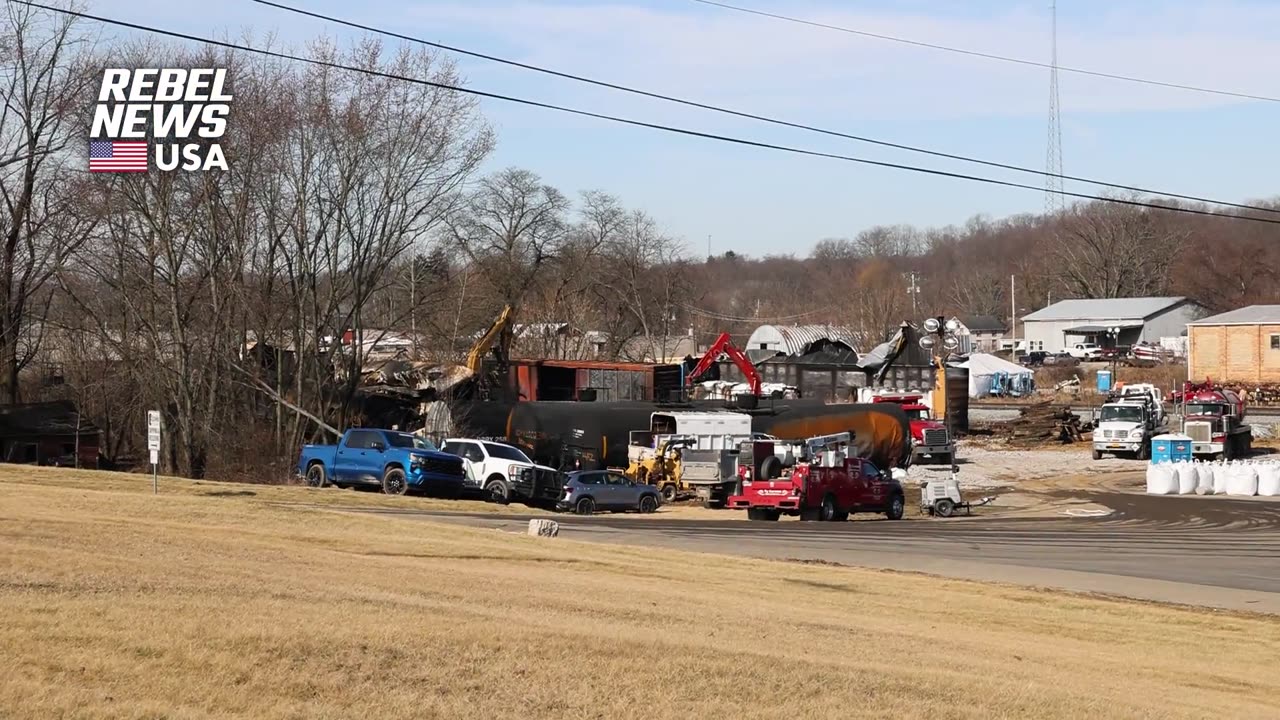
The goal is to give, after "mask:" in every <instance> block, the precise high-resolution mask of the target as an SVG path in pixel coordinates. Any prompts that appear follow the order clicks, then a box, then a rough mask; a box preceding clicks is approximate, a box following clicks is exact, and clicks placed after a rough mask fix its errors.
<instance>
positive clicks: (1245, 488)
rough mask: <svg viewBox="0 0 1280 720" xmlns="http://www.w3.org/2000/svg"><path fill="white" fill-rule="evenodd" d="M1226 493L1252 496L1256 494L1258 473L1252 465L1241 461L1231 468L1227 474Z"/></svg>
mask: <svg viewBox="0 0 1280 720" xmlns="http://www.w3.org/2000/svg"><path fill="white" fill-rule="evenodd" d="M1227 494H1228V495H1238V496H1240V497H1253V496H1254V495H1257V494H1258V473H1257V472H1255V471H1254V469H1253V466H1252V465H1246V464H1244V463H1241V464H1239V465H1236V466H1234V467H1232V468H1231V473H1230V474H1228V475H1227Z"/></svg>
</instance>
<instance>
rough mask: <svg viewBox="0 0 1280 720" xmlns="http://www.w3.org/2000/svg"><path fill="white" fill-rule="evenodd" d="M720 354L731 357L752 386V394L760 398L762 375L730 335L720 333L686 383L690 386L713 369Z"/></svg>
mask: <svg viewBox="0 0 1280 720" xmlns="http://www.w3.org/2000/svg"><path fill="white" fill-rule="evenodd" d="M720 353H724V354H725V355H728V356H729V359H730V360H732V361H733V364H734V365H735V366H737V368H738V369H739V370H741V371H742V376H743V377H745V378H746V379H747V384H749V385H750V386H751V394H752V395H755V396H756V397H759V396H760V392H761V390H760V373H758V372H756V366H755V365H752V364H751V360H749V359H748V358H747V356H746V355H744V354H743V352H742V351H741V350H739V349H738V348H737V346H735V345H734V344H733V339H732V338H730V337H729V333H720V337H718V338H716V341H715V342H714V343H712V344H711V347H709V348H707V353H706V354H705V355H703V356H702V359H701V360H699V361H698V366H697V367H695V368H694V369H693V372H691V373H689V377H688V378H687V380H686V382H687V383H688V384H690V385H692V384H693V382H694V380H695V379H696V378H697V377H699V376H700V375H702V374H703V373H705V372H706V371H707V370H709V369H710V368H711V363H713V362H715V361H716V358H718V357H720Z"/></svg>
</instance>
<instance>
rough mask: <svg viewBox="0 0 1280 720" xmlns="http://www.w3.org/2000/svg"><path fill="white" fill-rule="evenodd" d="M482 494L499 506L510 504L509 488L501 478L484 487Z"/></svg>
mask: <svg viewBox="0 0 1280 720" xmlns="http://www.w3.org/2000/svg"><path fill="white" fill-rule="evenodd" d="M484 492H485V494H486V495H488V496H489V501H490V502H495V503H497V504H499V505H506V504H508V503H510V502H511V486H510V485H507V481H506V480H503V479H502V478H494V479H493V480H490V481H489V484H488V485H485V486H484Z"/></svg>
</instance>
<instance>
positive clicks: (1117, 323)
mask: <svg viewBox="0 0 1280 720" xmlns="http://www.w3.org/2000/svg"><path fill="white" fill-rule="evenodd" d="M1203 314H1204V308H1202V307H1200V306H1199V305H1197V304H1196V303H1195V302H1193V301H1191V300H1189V299H1187V298H1185V297H1143V298H1091V299H1081V300H1061V301H1059V302H1056V303H1054V304H1052V305H1050V306H1049V307H1046V308H1044V309H1042V310H1037V311H1036V312H1033V313H1031V314H1030V315H1026V316H1024V317H1023V318H1022V323H1023V333H1022V335H1023V337H1022V338H1019V339H1020V340H1025V341H1026V343H1027V344H1026V345H1025V346H1023V347H1024V348H1025V349H1026V350H1044V351H1045V352H1062V351H1063V350H1065V349H1067V348H1068V347H1070V346H1071V345H1074V344H1075V343H1097V344H1098V345H1103V346H1107V345H1110V343H1111V339H1110V336H1109V335H1108V329H1109V328H1113V327H1118V328H1120V336H1119V338H1118V339H1117V340H1116V344H1118V345H1121V346H1126V345H1136V344H1137V343H1139V342H1150V343H1156V344H1158V343H1159V342H1160V338H1162V337H1178V336H1180V335H1182V334H1183V333H1184V332H1186V329H1187V323H1189V322H1191V321H1193V320H1195V319H1196V318H1199V317H1201V316H1202V315H1203Z"/></svg>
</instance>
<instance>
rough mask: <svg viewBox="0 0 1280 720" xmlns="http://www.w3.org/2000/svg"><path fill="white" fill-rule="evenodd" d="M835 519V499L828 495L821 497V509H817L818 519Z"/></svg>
mask: <svg viewBox="0 0 1280 720" xmlns="http://www.w3.org/2000/svg"><path fill="white" fill-rule="evenodd" d="M835 519H836V499H835V498H833V497H831V496H830V495H828V496H826V497H824V498H822V509H821V510H819V511H818V520H820V521H822V522H832V521H834V520H835Z"/></svg>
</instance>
